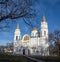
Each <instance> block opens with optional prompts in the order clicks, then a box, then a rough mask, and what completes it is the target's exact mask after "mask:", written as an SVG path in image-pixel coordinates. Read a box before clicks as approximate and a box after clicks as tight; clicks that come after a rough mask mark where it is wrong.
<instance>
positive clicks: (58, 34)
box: [49, 30, 60, 55]
mask: <svg viewBox="0 0 60 62" xmlns="http://www.w3.org/2000/svg"><path fill="white" fill-rule="evenodd" d="M49 41H50V47H51V48H50V51H51V52H52V53H53V54H56V55H60V30H55V31H54V32H53V33H50V34H49Z"/></svg>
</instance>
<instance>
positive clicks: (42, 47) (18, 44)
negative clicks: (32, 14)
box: [13, 16, 49, 56]
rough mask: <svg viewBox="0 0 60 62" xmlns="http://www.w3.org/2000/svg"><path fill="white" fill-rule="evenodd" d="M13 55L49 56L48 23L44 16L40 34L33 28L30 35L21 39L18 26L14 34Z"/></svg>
mask: <svg viewBox="0 0 60 62" xmlns="http://www.w3.org/2000/svg"><path fill="white" fill-rule="evenodd" d="M13 53H14V54H20V55H42V56H48V55H49V40H48V23H47V22H46V18H45V16H43V17H42V21H41V24H40V32H39V33H38V29H37V28H33V29H32V31H31V34H30V35H28V34H25V35H24V36H23V37H21V31H20V28H19V25H17V27H16V29H15V32H14V49H13Z"/></svg>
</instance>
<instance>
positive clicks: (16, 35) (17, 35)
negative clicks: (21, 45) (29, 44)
mask: <svg viewBox="0 0 60 62" xmlns="http://www.w3.org/2000/svg"><path fill="white" fill-rule="evenodd" d="M18 40H21V32H20V28H19V24H17V27H16V29H15V32H14V41H18Z"/></svg>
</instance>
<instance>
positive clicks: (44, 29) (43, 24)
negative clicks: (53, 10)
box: [40, 16, 48, 38]
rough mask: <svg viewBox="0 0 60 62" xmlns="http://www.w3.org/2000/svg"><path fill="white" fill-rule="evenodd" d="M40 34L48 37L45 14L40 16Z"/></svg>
mask: <svg viewBox="0 0 60 62" xmlns="http://www.w3.org/2000/svg"><path fill="white" fill-rule="evenodd" d="M40 36H41V37H44V38H48V24H47V22H46V18H45V16H43V17H42V22H41V28H40Z"/></svg>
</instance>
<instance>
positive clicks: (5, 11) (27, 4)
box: [0, 0, 36, 29]
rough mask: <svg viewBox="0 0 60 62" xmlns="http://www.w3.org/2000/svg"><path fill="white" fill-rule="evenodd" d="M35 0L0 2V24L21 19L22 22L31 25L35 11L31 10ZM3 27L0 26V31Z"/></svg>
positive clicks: (0, 0) (1, 0)
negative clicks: (7, 20) (8, 20)
mask: <svg viewBox="0 0 60 62" xmlns="http://www.w3.org/2000/svg"><path fill="white" fill-rule="evenodd" d="M34 2H35V0H0V23H1V22H2V21H5V20H6V19H17V18H23V20H24V22H25V23H27V24H31V21H29V22H28V21H27V20H30V19H32V18H34V16H35V15H36V14H35V10H34V8H33V4H34ZM2 27H7V25H5V26H0V29H1V28H2Z"/></svg>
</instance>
